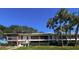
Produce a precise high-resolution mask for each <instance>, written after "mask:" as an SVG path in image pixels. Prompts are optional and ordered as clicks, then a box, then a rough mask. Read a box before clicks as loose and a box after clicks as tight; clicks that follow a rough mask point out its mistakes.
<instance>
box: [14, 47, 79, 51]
mask: <svg viewBox="0 0 79 59" xmlns="http://www.w3.org/2000/svg"><path fill="white" fill-rule="evenodd" d="M16 50H79V46H63V47H62V46H29V47H19V48H17V49H16Z"/></svg>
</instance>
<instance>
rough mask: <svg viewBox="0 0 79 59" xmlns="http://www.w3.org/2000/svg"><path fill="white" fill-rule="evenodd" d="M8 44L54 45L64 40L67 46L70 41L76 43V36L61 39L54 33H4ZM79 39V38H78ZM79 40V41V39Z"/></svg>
mask: <svg viewBox="0 0 79 59" xmlns="http://www.w3.org/2000/svg"><path fill="white" fill-rule="evenodd" d="M4 36H5V37H6V39H7V41H8V44H10V45H17V46H21V45H27V46H29V45H54V44H57V42H60V41H62V40H63V43H64V44H66V43H67V42H68V41H70V40H71V41H75V38H74V35H72V36H71V39H70V36H69V35H68V36H67V37H66V36H64V35H63V36H62V39H59V38H58V36H57V35H55V34H52V33H4ZM78 38H79V36H78ZM78 40H79V39H78Z"/></svg>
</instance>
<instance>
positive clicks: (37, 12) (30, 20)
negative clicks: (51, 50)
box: [0, 8, 77, 33]
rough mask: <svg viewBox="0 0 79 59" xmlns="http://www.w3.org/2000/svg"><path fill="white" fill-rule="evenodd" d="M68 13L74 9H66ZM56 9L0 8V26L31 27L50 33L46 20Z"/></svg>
mask: <svg viewBox="0 0 79 59" xmlns="http://www.w3.org/2000/svg"><path fill="white" fill-rule="evenodd" d="M68 10H69V11H70V12H73V11H76V10H77V9H75V8H70V9H68ZM57 11H58V8H0V24H1V25H4V26H7V27H8V26H11V25H20V26H28V27H32V28H34V29H36V30H38V31H39V32H45V33H48V32H52V31H53V30H52V29H48V28H47V27H46V23H47V21H48V18H51V17H53V16H54V15H55V14H56V12H57Z"/></svg>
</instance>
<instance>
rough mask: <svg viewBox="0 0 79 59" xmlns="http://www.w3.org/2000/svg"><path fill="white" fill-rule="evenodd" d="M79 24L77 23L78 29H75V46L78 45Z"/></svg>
mask: <svg viewBox="0 0 79 59" xmlns="http://www.w3.org/2000/svg"><path fill="white" fill-rule="evenodd" d="M78 26H79V24H78V25H77V28H76V31H75V46H77V35H78V28H79V27H78Z"/></svg>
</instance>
